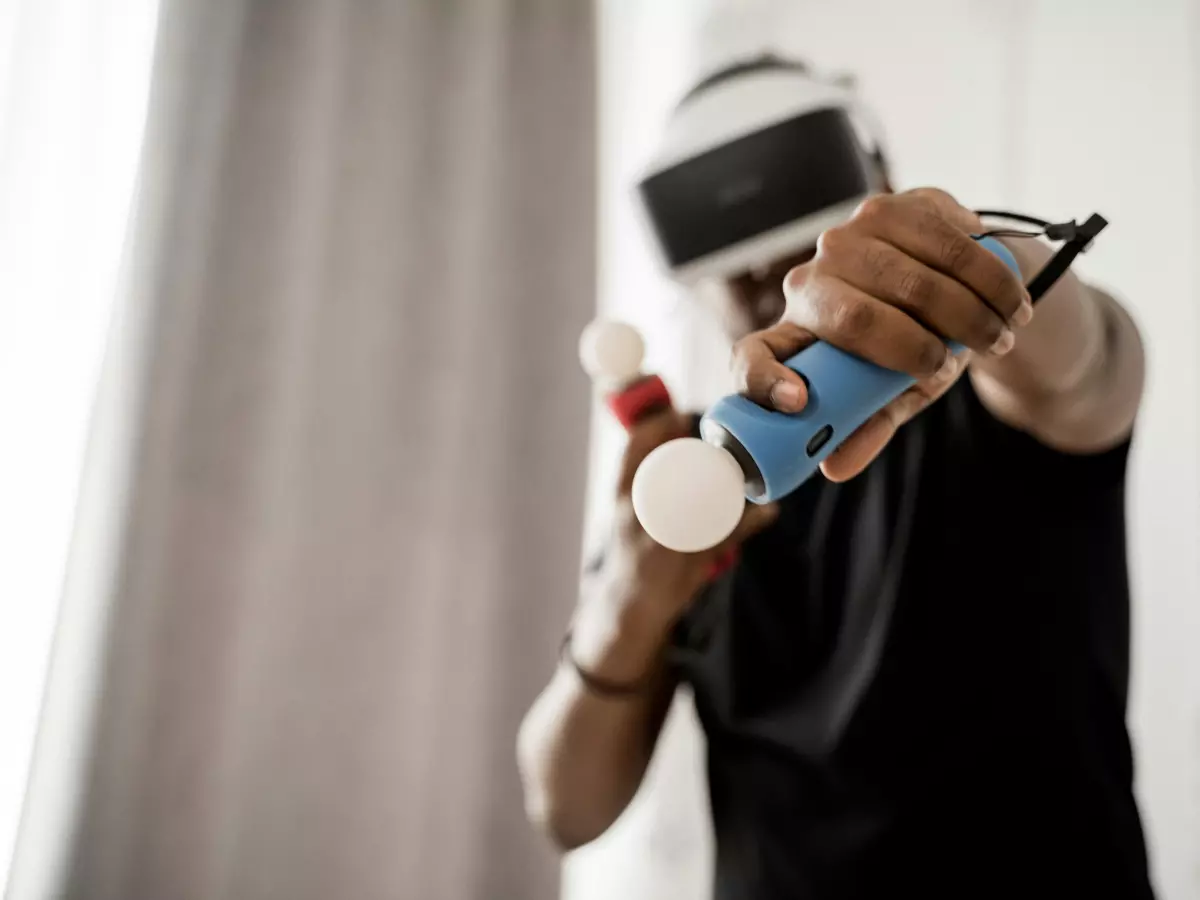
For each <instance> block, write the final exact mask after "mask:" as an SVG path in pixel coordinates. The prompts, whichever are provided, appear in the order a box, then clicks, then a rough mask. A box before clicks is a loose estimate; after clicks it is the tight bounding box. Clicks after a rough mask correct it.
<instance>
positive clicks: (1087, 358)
mask: <svg viewBox="0 0 1200 900" xmlns="http://www.w3.org/2000/svg"><path fill="white" fill-rule="evenodd" d="M1007 245H1008V247H1009V248H1010V249H1011V250H1012V251H1013V255H1014V256H1016V258H1017V261H1018V263H1019V264H1020V266H1021V269H1022V273H1023V275H1024V277H1025V280H1026V281H1028V280H1029V279H1030V278H1032V277H1033V275H1035V274H1036V273H1037V272H1038V271H1039V270H1040V269H1041V268H1042V266H1043V265H1045V263H1046V262H1047V261H1048V260H1049V259H1050V257H1051V256H1052V255H1053V252H1052V251H1051V249H1050V248H1049V247H1047V246H1046V245H1044V244H1041V243H1039V242H1036V241H1025V240H1015V241H1010V242H1008V243H1007ZM1143 368H1144V360H1143V353H1142V345H1141V339H1140V337H1139V335H1138V332H1137V328H1136V326H1135V325H1134V323H1133V321H1132V319H1131V318H1130V317H1129V315H1128V314H1127V313H1126V312H1125V311H1124V310H1123V309H1122V308H1121V306H1120V305H1119V304H1118V303H1117V302H1116V301H1115V300H1114V299H1113V298H1111V297H1109V296H1108V295H1107V294H1105V293H1103V292H1102V291H1099V290H1097V289H1095V288H1093V287H1091V286H1089V285H1087V284H1085V283H1084V282H1083V281H1081V280H1080V279H1079V277H1078V276H1077V275H1075V273H1074V272H1072V271H1070V270H1068V271H1067V272H1066V274H1064V275H1063V277H1062V278H1061V279H1060V280H1059V281H1058V283H1057V284H1055V285H1054V287H1053V288H1051V289H1050V290H1049V291H1048V292H1047V293H1046V295H1045V296H1044V297H1043V298H1042V299H1041V300H1040V301H1039V302H1038V304H1037V306H1036V307H1035V312H1034V317H1033V320H1032V321H1031V322H1030V323H1029V324H1028V325H1026V326H1025V327H1024V328H1022V329H1020V330H1019V331H1018V332H1017V341H1016V344H1015V346H1014V347H1013V349H1012V351H1010V352H1009V353H1008V354H1006V355H1005V356H1002V357H998V358H984V357H979V358H976V359H975V360H974V362H973V363H972V366H971V372H972V379H973V381H974V383H975V386H976V390H977V391H978V393H979V395H980V398H981V399H982V400H983V402H984V403H985V404H987V405H988V407H989V408H990V409H991V410H992V412H993V413H994V414H996V415H998V416H999V417H1000V418H1002V419H1004V420H1006V421H1008V422H1009V423H1010V424H1012V425H1014V426H1016V427H1019V428H1022V429H1023V430H1026V431H1028V432H1030V433H1031V434H1033V435H1034V436H1035V437H1037V438H1039V439H1040V440H1042V441H1043V442H1044V443H1046V444H1048V445H1050V446H1053V447H1056V448H1058V449H1061V450H1064V451H1068V452H1081V453H1082V452H1093V451H1097V450H1101V449H1104V448H1105V447H1107V446H1111V445H1113V444H1115V443H1117V442H1119V441H1120V440H1122V439H1123V438H1124V437H1126V436H1127V435H1128V433H1129V430H1130V429H1131V428H1132V425H1133V420H1134V417H1135V416H1136V414H1137V408H1138V404H1139V402H1140V399H1141V394H1142V383H1143Z"/></svg>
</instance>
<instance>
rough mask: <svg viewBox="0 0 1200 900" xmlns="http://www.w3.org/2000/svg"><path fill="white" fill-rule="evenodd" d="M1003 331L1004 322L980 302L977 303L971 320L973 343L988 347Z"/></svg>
mask: <svg viewBox="0 0 1200 900" xmlns="http://www.w3.org/2000/svg"><path fill="white" fill-rule="evenodd" d="M1003 331H1004V323H1003V322H1001V321H1000V319H999V318H997V317H996V315H995V314H993V313H992V311H991V310H989V309H986V308H985V307H984V306H983V305H982V304H977V310H976V313H975V315H974V316H973V318H972V321H971V334H972V338H973V340H974V343H975V344H976V345H977V346H979V347H984V348H987V347H990V346H992V344H994V343H996V341H998V340H999V339H1000V335H1001V333H1002V332H1003Z"/></svg>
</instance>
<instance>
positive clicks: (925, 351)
mask: <svg viewBox="0 0 1200 900" xmlns="http://www.w3.org/2000/svg"><path fill="white" fill-rule="evenodd" d="M947 352H948V351H947V349H946V345H945V344H943V343H942V342H941V341H939V340H938V339H937V338H932V337H931V338H930V339H929V340H926V341H922V342H921V346H920V347H919V348H918V349H917V369H918V371H920V372H923V373H925V374H926V375H932V374H933V373H934V372H936V371H937V370H938V369H940V368H941V367H942V363H944V362H945V361H946V353H947Z"/></svg>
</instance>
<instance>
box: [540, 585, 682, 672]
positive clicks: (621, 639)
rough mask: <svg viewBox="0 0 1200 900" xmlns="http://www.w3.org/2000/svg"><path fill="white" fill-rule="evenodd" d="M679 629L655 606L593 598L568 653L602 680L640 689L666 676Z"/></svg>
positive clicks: (585, 605) (578, 620) (582, 611)
mask: <svg viewBox="0 0 1200 900" xmlns="http://www.w3.org/2000/svg"><path fill="white" fill-rule="evenodd" d="M673 627H674V620H673V619H672V618H671V617H669V616H666V615H664V614H663V613H662V612H661V611H660V610H659V609H658V607H656V606H655V605H654V604H651V603H643V602H638V601H634V602H620V603H616V602H611V601H610V600H608V598H604V597H594V598H589V599H588V600H587V601H585V602H584V603H583V604H582V605H581V606H580V608H579V611H578V612H577V614H576V616H575V620H574V622H573V623H572V626H571V635H570V645H569V646H568V647H565V648H564V650H565V651H566V652H569V654H570V659H571V661H572V662H573V663H574V665H575V666H576V667H578V668H579V669H581V670H583V671H584V672H585V673H586V674H588V675H590V676H592V677H594V678H595V679H597V680H602V681H605V682H612V683H616V684H640V683H643V682H645V681H647V680H650V679H652V678H654V676H655V675H656V674H657V673H658V672H660V671H661V670H662V667H663V665H664V662H665V658H666V650H667V647H668V646H669V644H670V641H671V632H672V630H673Z"/></svg>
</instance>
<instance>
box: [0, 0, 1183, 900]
mask: <svg viewBox="0 0 1200 900" xmlns="http://www.w3.org/2000/svg"><path fill="white" fill-rule="evenodd" d="M764 45H769V46H772V47H774V48H776V49H779V50H782V51H785V52H789V53H793V54H795V55H797V56H800V57H802V58H804V59H806V60H808V61H810V62H811V63H812V64H813V65H814V66H816V67H817V68H818V69H819V70H821V71H823V72H826V73H831V74H836V73H845V74H852V75H853V76H854V77H855V78H856V79H857V83H858V86H859V90H860V91H861V93H862V95H863V97H864V98H865V99H866V100H867V101H868V102H869V103H870V104H871V105H872V106H873V108H874V111H875V112H876V113H877V114H878V116H879V118H880V119H881V121H882V125H883V130H884V134H885V139H886V141H887V145H888V148H889V151H890V156H891V158H892V161H893V166H894V175H895V180H896V181H897V182H898V186H899V187H901V188H907V187H915V186H919V185H936V186H938V187H942V188H944V189H946V190H949V191H950V192H951V193H953V194H955V195H956V197H958V199H960V200H961V201H962V202H964V203H965V204H966V205H969V206H975V207H989V206H990V207H1001V208H1008V209H1015V210H1023V211H1028V212H1030V213H1033V214H1036V215H1039V216H1043V217H1046V218H1049V219H1051V220H1059V219H1069V218H1078V217H1083V216H1086V215H1087V214H1089V213H1091V212H1092V211H1099V212H1102V213H1103V214H1104V215H1105V216H1106V217H1107V218H1108V219H1109V220H1110V221H1111V222H1112V225H1111V227H1110V229H1109V231H1108V232H1106V234H1105V236H1104V238H1103V240H1102V242H1100V243H1098V245H1097V249H1096V252H1094V253H1092V254H1089V255H1087V256H1085V257H1083V258H1082V259H1081V260H1080V261H1079V263H1078V264H1077V265H1078V267H1079V268H1080V270H1081V271H1082V272H1084V273H1085V274H1086V275H1087V276H1089V277H1091V278H1093V279H1095V280H1097V281H1098V282H1099V283H1101V284H1103V285H1104V286H1105V287H1106V288H1108V289H1110V290H1111V291H1112V292H1113V293H1114V294H1116V295H1117V296H1118V297H1120V298H1121V299H1122V301H1123V302H1124V303H1125V304H1126V305H1127V307H1128V308H1129V309H1130V310H1131V311H1132V312H1133V314H1134V315H1135V317H1136V318H1137V320H1138V323H1139V325H1140V326H1141V328H1142V332H1143V335H1144V338H1145V340H1146V343H1147V346H1148V353H1149V365H1150V371H1149V387H1148V395H1147V400H1146V403H1145V406H1144V412H1143V414H1142V417H1141V420H1140V422H1139V425H1138V437H1137V439H1136V441H1135V444H1134V455H1133V472H1132V483H1131V494H1130V520H1129V522H1130V526H1129V527H1130V540H1131V547H1132V576H1133V581H1134V585H1133V586H1134V643H1133V677H1132V699H1131V713H1130V723H1131V727H1132V730H1133V734H1134V739H1135V745H1136V746H1135V749H1136V753H1137V762H1138V773H1137V784H1138V795H1139V798H1140V801H1141V804H1142V811H1143V814H1144V816H1145V820H1146V827H1147V832H1148V840H1149V843H1150V851H1151V858H1152V863H1153V870H1154V876H1155V880H1156V883H1157V886H1158V889H1159V891H1160V893H1161V896H1162V897H1164V898H1167V900H1197V898H1200V656H1197V654H1196V653H1195V652H1194V648H1195V646H1196V645H1197V639H1198V638H1200V559H1198V555H1197V547H1200V484H1198V479H1200V474H1198V473H1200V363H1198V362H1197V356H1198V354H1197V350H1198V348H1200V313H1198V311H1197V310H1198V308H1200V303H1198V302H1197V301H1198V300H1200V254H1198V253H1197V247H1200V178H1198V177H1197V176H1198V171H1200V0H1144V2H1141V3H1133V2H1131V0H1003V2H982V0H906V2H897V0H836V2H835V0H805V2H782V0H781V2H777V3H769V2H749V0H747V2H732V0H731V2H728V3H718V2H714V0H710V2H703V3H702V2H697V0H655V2H652V3H650V2H638V0H597V2H596V3H595V4H594V5H593V4H592V3H587V2H584V0H578V2H576V0H480V2H460V0H396V2H382V0H341V2H337V0H324V2H322V0H294V2H282V0H228V2H222V3H210V2H206V0H157V2H156V0H4V2H3V3H0V872H3V873H6V874H7V894H6V896H7V897H9V898H12V900H27V898H39V900H40V898H49V897H85V898H89V900H90V898H125V900H137V898H150V897H153V898H166V897H170V898H172V900H175V898H193V897H194V898H201V897H203V898H212V897H229V898H256V897H284V896H286V897H289V898H300V900H303V898H309V897H313V898H316V897H329V896H344V897H354V898H373V897H398V896H404V897H408V896H412V897H418V896H419V897H425V898H431V900H436V898H454V900H465V898H475V897H478V898H489V900H490V898H538V897H557V896H562V897H564V898H567V900H592V898H601V897H604V898H611V897H621V898H643V897H644V898H651V897H653V898H663V897H671V898H684V900H687V898H696V900H700V898H703V897H705V896H707V894H708V882H709V876H710V867H711V859H710V856H711V838H710V835H709V832H708V824H707V815H708V814H707V810H706V806H705V804H706V800H705V793H704V784H703V772H702V767H701V763H702V752H703V748H702V738H701V735H700V733H699V730H698V728H697V726H696V723H695V721H694V717H693V714H692V711H691V709H690V707H689V705H688V699H687V697H686V696H682V695H681V697H680V698H679V700H678V702H677V704H676V708H675V710H674V711H673V713H672V716H671V719H670V724H669V727H668V730H667V734H666V739H665V740H664V741H663V743H662V744H661V745H660V747H659V751H658V754H657V756H656V759H655V763H654V766H653V771H652V773H651V777H650V779H649V781H648V782H647V784H646V785H645V786H644V787H643V790H642V792H641V794H640V795H639V797H638V799H637V800H636V801H635V803H634V805H633V806H632V807H631V808H630V809H629V810H628V811H627V813H626V815H625V816H624V817H623V818H622V819H621V821H620V822H619V823H618V824H617V826H616V827H614V828H613V829H612V831H611V832H610V833H609V834H607V835H606V836H605V837H603V838H602V839H601V840H600V841H598V842H597V843H596V844H594V845H593V846H590V847H588V848H585V849H583V850H581V851H578V852H576V853H575V854H574V855H573V856H572V857H570V858H569V859H568V860H567V862H566V865H565V866H563V867H561V869H560V865H559V862H558V860H557V859H556V858H555V857H554V856H553V854H552V853H551V852H550V851H549V849H548V848H547V846H546V845H545V843H544V842H543V841H542V839H540V838H539V837H537V836H536V835H534V834H533V833H532V831H531V830H530V829H529V828H528V827H527V826H526V825H525V822H524V813H523V810H522V807H521V794H520V789H519V785H518V783H517V777H516V771H515V766H514V762H513V740H514V736H515V732H516V727H517V723H518V721H519V719H520V716H521V715H522V714H523V712H524V710H525V709H526V707H527V706H528V704H529V702H530V701H531V700H532V698H533V696H534V695H535V693H536V692H537V690H538V689H539V688H540V687H541V685H542V684H543V683H544V681H545V679H546V678H547V677H548V676H549V673H550V671H551V668H552V667H553V665H554V657H555V651H556V647H557V643H558V639H559V637H560V635H561V630H562V628H563V626H564V624H565V622H566V619H567V616H568V614H569V611H570V609H571V607H572V605H573V603H574V600H575V589H576V572H577V568H578V564H579V557H580V552H581V547H582V546H584V545H585V543H587V542H589V541H591V540H593V539H594V537H595V534H596V531H597V529H598V528H599V527H600V523H601V522H602V521H603V518H604V511H605V500H606V498H607V496H608V495H609V493H610V491H611V482H612V478H613V475H614V466H615V460H616V456H617V454H618V453H619V450H620V447H621V442H622V435H621V433H620V430H619V428H618V427H617V426H616V425H615V424H614V423H612V422H611V421H610V420H609V419H608V418H607V416H606V415H605V414H603V413H602V412H601V411H600V410H599V409H597V408H595V407H594V405H593V404H592V401H591V391H590V388H589V385H588V384H587V381H586V379H585V378H584V376H583V375H582V373H581V372H580V371H579V366H578V362H577V359H576V340H577V337H578V335H579V332H580V330H581V329H582V328H583V326H584V325H585V324H586V323H587V322H588V321H589V320H590V319H591V318H592V317H593V316H594V315H595V314H596V311H597V309H600V310H602V311H604V312H606V313H608V314H611V315H614V316H617V317H620V318H624V319H626V320H628V321H630V322H632V323H633V324H635V325H637V326H638V327H639V328H640V329H642V331H643V333H644V334H645V336H646V339H647V343H648V349H649V359H648V367H649V368H650V369H652V370H656V371H659V372H661V373H663V375H664V377H665V378H666V380H667V382H668V384H669V385H670V387H671V389H672V391H673V393H674V394H675V395H676V396H677V397H678V398H680V399H681V400H682V401H683V402H684V403H686V404H688V405H692V406H695V407H700V406H702V405H703V404H705V403H707V402H709V401H711V400H712V399H714V398H715V397H716V396H717V395H719V393H720V392H722V391H723V389H724V388H725V386H726V381H725V378H726V372H725V361H726V357H727V354H728V346H727V344H726V343H725V341H724V338H723V337H722V335H721V332H720V328H719V326H718V325H717V323H716V322H715V321H713V320H712V319H711V318H709V317H708V316H707V315H706V314H705V313H704V312H702V311H700V310H698V309H697V308H696V307H695V306H694V305H692V304H689V303H687V302H685V298H683V297H682V296H680V295H679V294H678V292H677V290H676V289H675V288H673V287H672V286H671V285H670V284H669V283H668V282H667V281H666V280H665V278H664V277H663V275H662V274H661V273H660V271H659V270H658V268H657V265H656V262H655V258H654V255H653V247H652V244H651V243H650V242H649V240H648V234H647V232H646V230H645V228H644V226H643V223H642V222H641V221H640V219H639V217H638V215H637V212H636V209H635V207H634V205H633V203H632V197H631V185H632V183H633V181H634V180H635V179H636V176H637V174H638V167H639V165H640V164H641V163H642V162H643V161H644V159H645V157H646V155H647V153H648V152H649V149H650V147H651V146H652V145H653V142H654V140H655V137H656V135H657V129H658V127H659V125H660V123H661V122H662V120H663V117H664V116H665V114H666V112H667V110H668V109H669V107H670V106H671V104H672V103H673V102H674V100H675V99H677V97H678V96H679V94H680V93H681V92H682V91H683V90H684V89H685V88H686V87H687V86H688V85H689V84H690V83H691V82H693V81H694V80H695V79H696V78H697V76H698V75H699V74H700V73H701V72H703V71H705V70H706V69H708V68H711V67H712V66H714V65H716V64H718V63H719V62H720V61H722V60H723V59H725V58H727V57H728V56H730V55H732V54H735V53H737V52H739V51H742V50H757V49H760V48H761V47H762V46H764Z"/></svg>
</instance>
